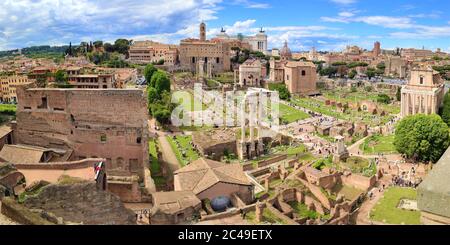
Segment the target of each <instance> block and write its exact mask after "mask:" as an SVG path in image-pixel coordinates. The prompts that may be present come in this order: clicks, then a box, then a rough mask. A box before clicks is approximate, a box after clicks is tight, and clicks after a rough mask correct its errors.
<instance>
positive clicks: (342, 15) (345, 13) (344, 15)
mask: <svg viewBox="0 0 450 245" xmlns="http://www.w3.org/2000/svg"><path fill="white" fill-rule="evenodd" d="M338 15H339V16H340V17H347V18H348V17H353V16H355V13H353V12H349V11H345V12H340V13H339V14H338Z"/></svg>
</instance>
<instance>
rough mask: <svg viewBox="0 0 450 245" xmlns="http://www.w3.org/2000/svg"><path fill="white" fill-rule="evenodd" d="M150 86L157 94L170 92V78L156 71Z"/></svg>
mask: <svg viewBox="0 0 450 245" xmlns="http://www.w3.org/2000/svg"><path fill="white" fill-rule="evenodd" d="M150 85H151V87H154V88H155V89H156V92H158V94H161V93H162V92H164V91H167V92H170V78H169V77H168V76H167V74H166V73H165V72H163V71H156V72H155V73H154V74H153V76H152V79H151V81H150Z"/></svg>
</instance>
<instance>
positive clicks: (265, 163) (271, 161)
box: [258, 154, 287, 168]
mask: <svg viewBox="0 0 450 245" xmlns="http://www.w3.org/2000/svg"><path fill="white" fill-rule="evenodd" d="M286 158H287V155H285V154H283V155H279V156H276V157H273V158H270V159H267V160H264V161H260V162H258V168H262V167H265V166H268V165H270V164H274V163H276V162H280V161H283V160H285V159H286Z"/></svg>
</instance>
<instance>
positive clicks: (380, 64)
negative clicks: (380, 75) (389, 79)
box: [377, 62, 386, 72]
mask: <svg viewBox="0 0 450 245" xmlns="http://www.w3.org/2000/svg"><path fill="white" fill-rule="evenodd" d="M377 69H378V70H382V71H383V72H384V70H385V69H386V64H384V62H380V63H378V65H377Z"/></svg>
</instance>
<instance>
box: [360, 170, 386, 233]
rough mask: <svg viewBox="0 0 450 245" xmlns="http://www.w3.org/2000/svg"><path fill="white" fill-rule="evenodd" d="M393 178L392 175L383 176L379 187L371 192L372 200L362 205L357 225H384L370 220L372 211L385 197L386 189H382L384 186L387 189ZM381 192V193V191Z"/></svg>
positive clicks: (367, 200)
mask: <svg viewBox="0 0 450 245" xmlns="http://www.w3.org/2000/svg"><path fill="white" fill-rule="evenodd" d="M391 178H392V177H391V176H390V175H386V176H383V178H381V179H380V180H379V181H378V182H379V184H378V186H379V187H375V188H373V189H372V190H371V191H372V193H373V195H372V199H370V200H369V198H367V199H366V200H365V201H364V202H363V203H362V205H361V207H360V208H359V210H358V214H357V216H356V224H357V225H379V224H382V223H380V222H376V221H371V220H370V219H369V214H370V210H372V208H373V207H374V206H375V205H376V204H377V203H378V201H379V200H380V199H381V197H383V195H384V191H385V190H384V189H383V188H382V186H383V184H385V187H386V188H387V187H388V186H389V182H390V179H391ZM380 190H381V191H380Z"/></svg>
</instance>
